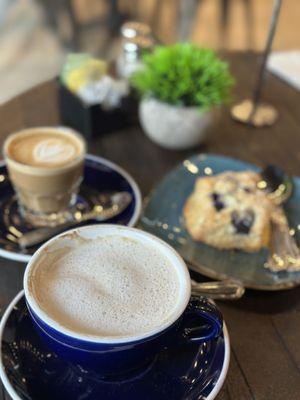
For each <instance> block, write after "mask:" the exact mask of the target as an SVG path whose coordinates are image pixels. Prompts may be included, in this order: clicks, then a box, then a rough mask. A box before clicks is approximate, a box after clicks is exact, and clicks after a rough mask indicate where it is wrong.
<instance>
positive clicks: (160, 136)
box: [139, 99, 212, 150]
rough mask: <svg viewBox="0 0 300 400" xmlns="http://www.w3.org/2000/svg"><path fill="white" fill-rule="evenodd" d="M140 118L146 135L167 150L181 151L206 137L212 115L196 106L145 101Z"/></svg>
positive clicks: (152, 100) (140, 109)
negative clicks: (179, 105)
mask: <svg viewBox="0 0 300 400" xmlns="http://www.w3.org/2000/svg"><path fill="white" fill-rule="evenodd" d="M139 118H140V122H141V125H142V127H143V129H144V131H145V133H146V135H147V136H148V137H149V138H150V139H151V140H153V141H154V142H155V143H157V144H159V145H160V146H162V147H165V148H167V149H174V150H183V149H188V148H191V147H194V146H196V145H197V144H199V143H201V142H202V141H203V139H204V138H205V135H206V131H207V127H208V125H210V123H211V119H212V116H211V113H210V112H209V111H205V112H201V111H200V110H199V108H197V107H178V106H172V105H170V104H167V103H163V102H160V101H158V100H155V99H144V100H142V101H141V103H140V106H139Z"/></svg>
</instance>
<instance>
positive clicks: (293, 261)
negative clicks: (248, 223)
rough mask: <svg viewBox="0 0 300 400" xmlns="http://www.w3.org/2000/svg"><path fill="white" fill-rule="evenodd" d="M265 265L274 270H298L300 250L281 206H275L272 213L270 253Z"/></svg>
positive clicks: (299, 267)
mask: <svg viewBox="0 0 300 400" xmlns="http://www.w3.org/2000/svg"><path fill="white" fill-rule="evenodd" d="M265 266H266V268H269V269H271V270H272V271H275V272H278V271H284V270H287V271H299V270H300V251H299V248H298V246H297V243H296V241H295V238H294V237H293V236H292V235H291V230H290V227H289V223H288V220H287V217H286V215H285V212H284V210H283V208H282V207H276V209H275V212H274V213H273V215H272V232H271V240H270V254H269V257H268V260H267V263H266V265H265Z"/></svg>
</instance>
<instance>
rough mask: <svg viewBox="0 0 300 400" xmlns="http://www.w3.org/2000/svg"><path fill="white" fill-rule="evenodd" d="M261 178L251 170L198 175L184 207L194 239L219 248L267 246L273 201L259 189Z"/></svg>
mask: <svg viewBox="0 0 300 400" xmlns="http://www.w3.org/2000/svg"><path fill="white" fill-rule="evenodd" d="M260 180H261V177H260V175H259V174H257V173H255V172H252V171H243V172H232V171H228V172H224V173H221V174H219V175H215V176H205V177H200V178H198V179H197V180H196V184H195V188H194V191H193V193H192V194H191V195H190V197H189V198H188V199H187V201H186V203H185V206H184V210H183V215H184V220H185V224H186V228H187V230H188V232H189V234H190V235H191V236H192V238H193V239H195V240H197V241H201V242H204V243H206V244H209V245H211V246H215V247H217V248H220V249H242V250H246V251H257V250H259V249H261V248H262V247H267V245H268V242H269V235H270V218H271V213H272V209H273V204H272V202H271V201H270V200H269V199H268V197H267V195H266V193H265V192H263V191H262V190H260V189H258V187H257V183H258V182H259V181H260Z"/></svg>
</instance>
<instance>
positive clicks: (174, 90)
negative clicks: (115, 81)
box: [132, 43, 233, 149]
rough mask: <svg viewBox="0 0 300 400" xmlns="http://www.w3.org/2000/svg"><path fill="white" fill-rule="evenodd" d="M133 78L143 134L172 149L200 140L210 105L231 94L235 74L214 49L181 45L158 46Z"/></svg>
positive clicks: (212, 105)
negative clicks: (138, 96)
mask: <svg viewBox="0 0 300 400" xmlns="http://www.w3.org/2000/svg"><path fill="white" fill-rule="evenodd" d="M143 61H144V68H143V69H142V70H140V71H138V72H136V73H135V74H134V75H133V77H132V85H133V87H134V88H135V89H136V90H137V92H138V93H139V94H140V95H141V97H142V99H141V102H140V105H139V117H140V122H141V125H142V127H143V129H144V131H145V133H146V134H147V135H148V136H149V137H150V138H151V139H152V140H153V141H154V142H156V143H157V144H159V145H161V146H163V147H166V148H169V149H186V148H189V147H193V146H195V145H197V144H199V143H200V142H201V141H202V140H203V138H204V137H205V133H206V128H207V126H208V125H209V124H210V121H211V118H212V116H211V109H212V108H213V107H215V106H218V105H221V104H222V103H224V102H226V101H227V100H228V99H229V97H230V89H231V87H232V85H233V78H232V76H231V74H230V72H229V70H228V65H227V63H225V62H224V61H222V60H220V59H219V58H218V57H217V56H216V54H215V52H214V51H212V50H209V49H202V48H199V47H197V46H196V45H193V44H188V43H182V44H175V45H172V46H159V47H156V48H155V50H154V52H153V53H151V54H147V55H145V56H144V58H143Z"/></svg>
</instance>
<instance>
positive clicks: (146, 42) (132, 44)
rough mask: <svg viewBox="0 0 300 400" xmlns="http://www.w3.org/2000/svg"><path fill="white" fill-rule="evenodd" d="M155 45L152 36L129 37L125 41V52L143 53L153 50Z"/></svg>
mask: <svg viewBox="0 0 300 400" xmlns="http://www.w3.org/2000/svg"><path fill="white" fill-rule="evenodd" d="M153 46H154V40H153V39H152V38H151V37H142V36H137V37H133V38H131V39H127V40H126V41H124V43H123V49H124V51H125V53H138V54H140V53H142V52H144V51H151V50H152V48H153Z"/></svg>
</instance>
